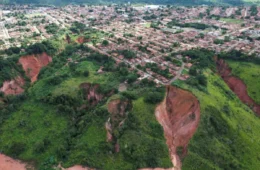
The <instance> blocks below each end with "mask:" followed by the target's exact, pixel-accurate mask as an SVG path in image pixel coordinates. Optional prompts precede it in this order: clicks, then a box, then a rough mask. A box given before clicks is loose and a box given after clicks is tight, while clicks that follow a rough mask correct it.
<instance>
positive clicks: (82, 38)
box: [77, 37, 88, 44]
mask: <svg viewBox="0 0 260 170" xmlns="http://www.w3.org/2000/svg"><path fill="white" fill-rule="evenodd" d="M77 42H78V43H80V44H83V43H85V42H88V40H86V39H85V38H84V37H78V39H77Z"/></svg>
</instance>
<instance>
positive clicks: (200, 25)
mask: <svg viewBox="0 0 260 170" xmlns="http://www.w3.org/2000/svg"><path fill="white" fill-rule="evenodd" d="M173 26H178V27H190V28H195V29H200V30H205V29H207V28H209V27H210V25H206V24H203V23H184V24H182V23H180V22H179V21H177V20H176V19H173V20H172V21H171V22H168V23H167V27H168V28H172V27H173ZM212 27H214V26H212Z"/></svg>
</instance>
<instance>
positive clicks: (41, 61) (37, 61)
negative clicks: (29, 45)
mask: <svg viewBox="0 0 260 170" xmlns="http://www.w3.org/2000/svg"><path fill="white" fill-rule="evenodd" d="M50 62H52V58H51V57H50V56H48V55H47V53H45V52H44V53H42V54H37V55H27V56H22V57H21V58H20V59H19V63H20V64H21V65H22V67H23V69H24V71H25V72H26V75H27V76H28V77H29V78H30V79H31V82H32V83H33V82H35V81H36V80H37V77H38V74H39V73H40V70H41V68H42V67H44V66H47V65H48V64H49V63H50Z"/></svg>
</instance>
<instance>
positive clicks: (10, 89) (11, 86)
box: [0, 76, 25, 95]
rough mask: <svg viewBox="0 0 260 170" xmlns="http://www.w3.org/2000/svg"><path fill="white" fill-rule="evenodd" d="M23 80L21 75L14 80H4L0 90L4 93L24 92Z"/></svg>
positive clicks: (15, 93)
mask: <svg viewBox="0 0 260 170" xmlns="http://www.w3.org/2000/svg"><path fill="white" fill-rule="evenodd" d="M24 84H25V81H24V79H23V78H22V77H20V76H18V77H16V78H15V79H14V80H10V81H5V82H4V83H3V86H2V87H1V88H0V91H2V92H4V94H5V95H17V94H21V93H23V92H24V89H23V88H22V86H23V85H24Z"/></svg>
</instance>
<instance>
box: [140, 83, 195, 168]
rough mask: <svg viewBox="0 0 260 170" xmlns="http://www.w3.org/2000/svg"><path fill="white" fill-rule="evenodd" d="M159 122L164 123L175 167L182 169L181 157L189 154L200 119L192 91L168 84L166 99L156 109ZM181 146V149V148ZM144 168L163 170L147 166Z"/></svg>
mask: <svg viewBox="0 0 260 170" xmlns="http://www.w3.org/2000/svg"><path fill="white" fill-rule="evenodd" d="M155 115H156V118H157V120H158V122H159V123H160V124H161V125H162V127H163V130H164V136H165V138H166V144H167V145H168V148H169V152H170V156H171V160H172V163H173V165H174V167H173V168H169V169H168V170H180V169H181V157H184V156H185V155H186V154H187V146H188V144H189V141H190V139H191V138H192V136H193V135H194V133H195V131H196V129H197V127H198V125H199V120H200V105H199V101H198V100H197V98H196V97H195V96H194V95H193V94H192V93H190V92H188V91H185V90H182V89H180V88H177V87H173V86H167V95H166V98H165V99H164V101H163V102H162V103H161V104H159V105H158V106H157V108H156V110H155ZM180 148H181V149H180ZM142 170H163V169H162V168H155V169H151V168H146V169H142Z"/></svg>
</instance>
